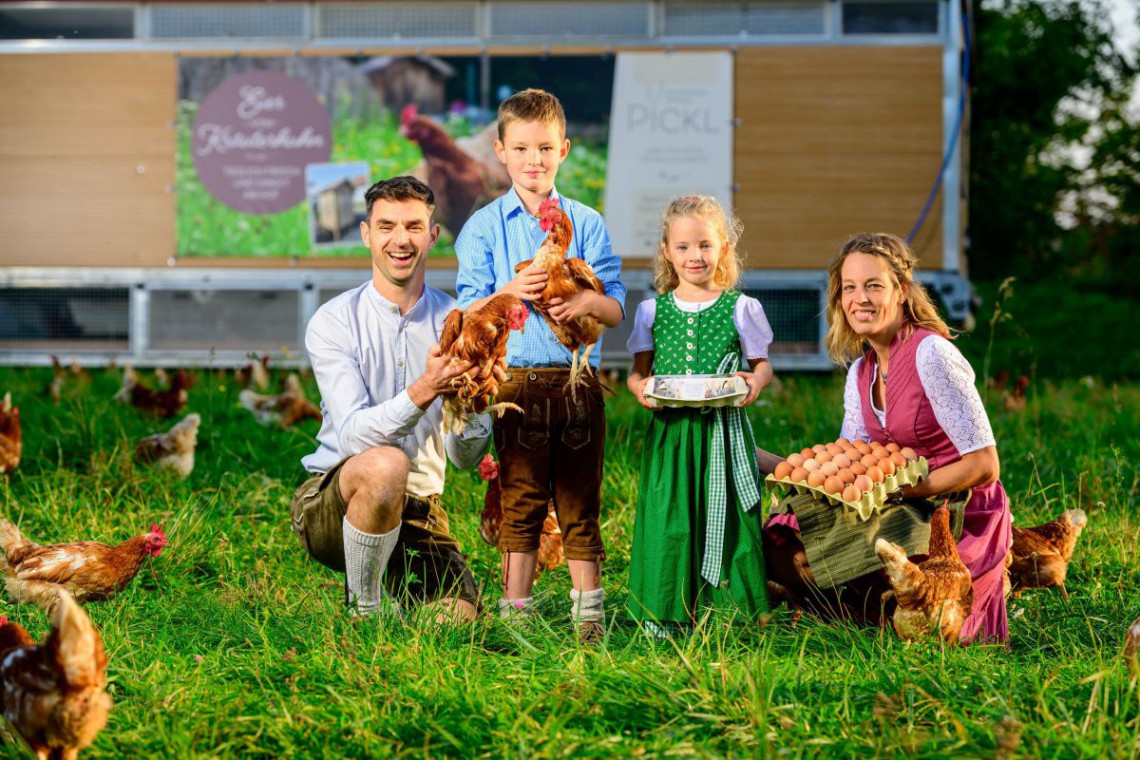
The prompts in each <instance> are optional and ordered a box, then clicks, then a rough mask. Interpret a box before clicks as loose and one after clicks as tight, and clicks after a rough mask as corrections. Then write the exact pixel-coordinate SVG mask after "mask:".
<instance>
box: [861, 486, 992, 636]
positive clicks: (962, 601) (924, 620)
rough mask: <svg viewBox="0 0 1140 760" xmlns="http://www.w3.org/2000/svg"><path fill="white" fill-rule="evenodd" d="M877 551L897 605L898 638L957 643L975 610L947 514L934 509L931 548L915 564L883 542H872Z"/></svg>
mask: <svg viewBox="0 0 1140 760" xmlns="http://www.w3.org/2000/svg"><path fill="white" fill-rule="evenodd" d="M875 553H876V554H878V555H879V559H880V560H882V562H883V565H884V566H885V567H886V568H887V576H888V578H889V579H890V582H891V589H892V590H891V591H890V592H888V594H893V595H894V597H895V600H896V602H897V606H896V608H895V614H894V618H893V620H892V622H893V623H894V628H895V632H896V633H898V635H899V638H902V639H906V640H912V639H917V638H920V637H922V636H925V635H928V634H936V635H938V636H940V637H941V638H942V640H943V641H946V642H950V643H953V642H956V641H957V640H958V637H959V635H960V634H961V632H962V623H964V622H965V621H966V618H967V617H969V615H970V610H971V609H973V606H974V584H973V581H971V579H970V571H969V570H967V569H966V566H965V565H964V564H962V558H961V557H960V556H959V555H958V544H957V543H955V541H954V534H952V533H951V532H950V510H948V509H947V508H946V507H939V508H938V509H936V510H935V511H934V515H933V517H931V520H930V548H929V550H928V553H927V558H926V559H925V560H923V561H922V562H920V563H919V564H917V565H916V564H914V563H913V562H911V561H910V560H909V559H907V556H906V552H905V551H904V550H903V549H902V547H900V546H898V545H896V544H892V543H891V542H890V541H887V540H886V539H882V538H880V539H878V540H877V541H875Z"/></svg>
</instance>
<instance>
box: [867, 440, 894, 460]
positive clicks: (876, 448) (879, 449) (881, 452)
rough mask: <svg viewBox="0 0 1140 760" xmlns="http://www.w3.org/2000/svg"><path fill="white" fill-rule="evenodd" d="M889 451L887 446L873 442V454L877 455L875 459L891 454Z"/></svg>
mask: <svg viewBox="0 0 1140 760" xmlns="http://www.w3.org/2000/svg"><path fill="white" fill-rule="evenodd" d="M889 453H890V452H889V451H887V450H886V448H884V447H883V446H881V445H880V444H878V443H872V444H871V456H873V457H875V459H882V458H883V457H885V456H887V454H889Z"/></svg>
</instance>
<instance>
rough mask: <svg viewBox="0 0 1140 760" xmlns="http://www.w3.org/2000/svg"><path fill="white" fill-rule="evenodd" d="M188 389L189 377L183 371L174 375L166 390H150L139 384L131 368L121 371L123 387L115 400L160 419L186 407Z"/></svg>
mask: <svg viewBox="0 0 1140 760" xmlns="http://www.w3.org/2000/svg"><path fill="white" fill-rule="evenodd" d="M189 388H190V376H189V375H187V374H186V372H185V371H183V370H178V372H177V373H175V375H174V379H173V380H171V381H170V387H169V388H168V389H166V390H152V389H150V388H147V387H146V386H145V385H142V384H141V383H140V382H139V376H138V373H137V372H135V370H134V368H133V367H126V368H124V369H123V385H122V387H121V388H119V392H118V393H116V394H115V400H116V401H119V402H121V403H124V404H130V405H131V406H133V407H135V408H136V409H141V410H143V411H145V412H150V413H152V414H156V415H158V416H159V417H162V418H166V417H173V416H174V415H176V414H178V413H179V412H180V411H182V408H183V407H185V406H186V401H187V399H188V398H189Z"/></svg>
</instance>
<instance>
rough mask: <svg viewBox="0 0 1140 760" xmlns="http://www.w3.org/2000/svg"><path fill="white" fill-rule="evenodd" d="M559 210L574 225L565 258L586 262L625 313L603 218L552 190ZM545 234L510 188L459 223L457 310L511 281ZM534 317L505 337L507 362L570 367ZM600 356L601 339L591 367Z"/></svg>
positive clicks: (618, 272)
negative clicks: (518, 329) (517, 268)
mask: <svg viewBox="0 0 1140 760" xmlns="http://www.w3.org/2000/svg"><path fill="white" fill-rule="evenodd" d="M551 197H554V198H558V200H559V202H560V203H561V206H562V210H563V211H565V212H566V213H567V215H569V217H570V223H571V224H572V225H574V236H573V237H572V238H571V239H570V249H569V251H567V254H566V255H567V257H576V258H580V259H585V260H586V263H587V264H589V265H590V266H591V267H592V268H593V270H594V274H595V275H597V277H598V279H599V280H601V282H602V285H603V286H604V287H605V290H606V295H607V296H609V297H610V298H613V299H614V300H616V301H617V302H618V304H620V305H621V308H622V315H623V316H624V315H625V286H624V285H622V284H621V279H620V277H621V259H620V258H618V257H617V256H615V255H614V252H613V250H612V248H611V247H610V235H609V233H608V232H606V226H605V223H604V222H603V221H602V215H601V214H599V213H598V212H597V211H594V209H592V208H590V207H589V206H587V205H585V204H582V203H579V202H578V201H575V200H572V199H570V198H566V197H560V196H559V195H558V193H557V191H554V192H553V193H551ZM545 238H546V233H545V232H543V231H542V230H541V229H539V226H538V220H537V219H535V218H534V217H533V216H531V215H530V214H529V213H527V210H526V207H525V206H523V203H522V200H521V199H520V198H519V196H518V193H516V192H515V191H514V189H513V188H512V189H511V190H510V191H508V192H507V194H506V195H503V196H501V197H499V198H497V199H496V200H493V201H491V202H490V203H488V204H487V205H486V206H484V207H483V208H482V209H480V210H479V211H477V212H476V213H475V214H474V216H472V217H471V218H470V219H468V220H467V224H465V225H463V230H462V231H461V232H460V233H459V237H458V238H456V240H455V256H456V258H457V259H459V274H458V275H457V276H456V279H455V286H456V290H457V291H458V295H459V299H458V300H459V308H461V309H466V308H467V307H468V306H470V305H471V304H472V303H474V302H475V301H478V300H479V299H481V298H486V297H487V296H489V295H491V294H492V293H494V292H496V291H497V290H499V289H500V288H502V287H503V286H504V285H506V284H507V283H508V282H510V281H511V280H513V279H514V277H515V265H516V264H519V263H520V262H523V261H527V260H528V259H532V258H534V254H535V251H537V250H538V249H539V246H541V245H542V241H543V240H544V239H545ZM531 316H532V317H534V319H528V320H527V322H526V331H525V332H524V333H520V332H517V331H516V332H512V333H511V336H510V338H508V339H507V364H509V365H510V366H512V367H569V366H570V351H569V350H567V349H566V347H565V346H563V345H562V344H561V343H559V342H558V339H557V338H555V337H554V332H553V331H552V330H551V329H550V325H548V324H546V322H545V321H544V320H543V319H542V317H540V316H538V315H537V314H536V313H535V312H534V310H533V309H532V310H531ZM601 354H602V341H601V340H599V341H598V345H597V346H596V347H595V348H594V350H593V351H591V352H590V366H592V367H594V368H597V367H598V361H599V359H600V358H601Z"/></svg>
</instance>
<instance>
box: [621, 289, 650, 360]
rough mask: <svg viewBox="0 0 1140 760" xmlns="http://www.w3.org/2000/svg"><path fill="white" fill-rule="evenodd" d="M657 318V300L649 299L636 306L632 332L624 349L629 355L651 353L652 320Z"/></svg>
mask: <svg viewBox="0 0 1140 760" xmlns="http://www.w3.org/2000/svg"><path fill="white" fill-rule="evenodd" d="M656 316H657V299H656V298H650V299H647V300H645V301H642V302H641V303H639V304H638V305H637V313H636V314H635V315H634V317H633V330H632V331H631V332H630V334H629V340H627V341H626V343H625V347H626V348H627V349H629V352H630V353H631V354H640V353H644V352H646V351H652V350H653V348H654V345H653V319H654V318H655V317H656Z"/></svg>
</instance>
